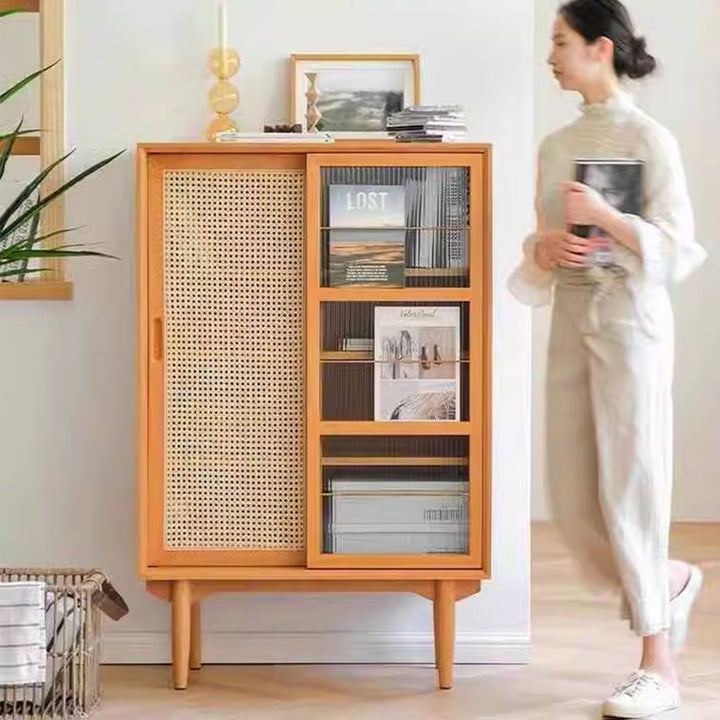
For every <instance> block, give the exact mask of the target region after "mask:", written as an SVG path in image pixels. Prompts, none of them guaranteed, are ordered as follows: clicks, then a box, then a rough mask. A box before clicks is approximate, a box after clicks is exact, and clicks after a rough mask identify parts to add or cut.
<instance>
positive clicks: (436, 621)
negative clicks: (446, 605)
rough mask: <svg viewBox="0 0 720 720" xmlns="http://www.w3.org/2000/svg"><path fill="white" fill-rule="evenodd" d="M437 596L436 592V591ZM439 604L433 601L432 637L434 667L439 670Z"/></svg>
mask: <svg viewBox="0 0 720 720" xmlns="http://www.w3.org/2000/svg"><path fill="white" fill-rule="evenodd" d="M436 595H437V591H436ZM439 623H440V603H439V602H438V601H437V597H436V599H435V600H434V601H433V637H434V638H435V667H436V668H437V669H438V670H439V669H440V653H439V652H438V648H439V647H440V644H439V643H438V636H439V635H440V624H439Z"/></svg>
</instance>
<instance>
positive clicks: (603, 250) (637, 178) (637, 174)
mask: <svg viewBox="0 0 720 720" xmlns="http://www.w3.org/2000/svg"><path fill="white" fill-rule="evenodd" d="M643 167H644V165H643V162H642V161H641V160H630V159H612V160H589V159H578V160H576V161H575V179H576V180H577V181H578V182H581V183H583V184H585V185H589V186H590V187H592V188H594V189H595V190H597V191H598V192H599V193H600V194H601V195H602V196H603V197H604V198H605V200H607V202H608V203H610V205H612V206H613V207H614V208H615V209H617V210H620V212H623V213H630V214H633V215H641V214H642V210H643ZM571 232H572V233H574V234H575V235H577V236H578V237H582V238H604V241H603V242H602V243H601V244H600V245H599V246H598V247H597V248H595V249H594V250H593V251H592V253H591V256H590V257H591V262H592V264H594V265H601V266H605V265H610V264H612V244H613V240H612V238H610V237H609V236H608V234H607V233H606V232H605V231H604V230H602V229H601V228H599V227H596V226H594V225H573V226H572V227H571Z"/></svg>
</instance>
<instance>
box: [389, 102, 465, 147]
mask: <svg viewBox="0 0 720 720" xmlns="http://www.w3.org/2000/svg"><path fill="white" fill-rule="evenodd" d="M386 125H387V131H388V133H390V135H393V136H394V137H395V139H396V140H400V141H405V142H408V141H412V140H424V141H430V142H433V141H434V142H443V141H445V142H450V141H458V140H464V139H465V138H466V136H467V126H466V125H465V114H464V112H463V109H462V107H461V106H460V105H410V106H409V107H406V108H405V109H404V110H401V111H400V112H397V113H393V114H392V115H390V117H388V119H387V123H386Z"/></svg>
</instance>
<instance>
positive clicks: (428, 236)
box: [406, 167, 468, 269]
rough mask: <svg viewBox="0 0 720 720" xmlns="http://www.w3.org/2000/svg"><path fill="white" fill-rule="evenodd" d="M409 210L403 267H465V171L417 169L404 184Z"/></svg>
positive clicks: (460, 169)
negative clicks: (405, 255)
mask: <svg viewBox="0 0 720 720" xmlns="http://www.w3.org/2000/svg"><path fill="white" fill-rule="evenodd" d="M406 187H407V198H408V207H409V217H408V226H409V230H408V238H407V251H406V252H407V267H409V268H427V269H432V268H465V267H467V249H466V246H467V222H468V218H467V171H466V169H465V168H462V167H448V168H436V167H427V168H422V169H421V175H420V176H419V177H418V178H410V179H408V181H407V183H406Z"/></svg>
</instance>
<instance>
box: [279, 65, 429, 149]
mask: <svg viewBox="0 0 720 720" xmlns="http://www.w3.org/2000/svg"><path fill="white" fill-rule="evenodd" d="M290 69H291V71H290V122H293V123H300V124H301V126H302V130H303V132H307V131H308V125H307V120H306V117H305V116H306V113H307V105H308V100H307V98H306V96H305V93H306V92H307V90H308V87H309V85H310V81H309V79H308V73H315V88H316V90H317V92H318V99H317V101H316V106H317V109H318V110H319V112H320V113H321V117H320V120H319V121H318V123H317V130H318V131H320V132H328V133H330V134H332V135H333V136H337V137H378V136H380V137H387V136H388V133H387V131H386V129H385V118H386V117H387V116H388V115H390V114H392V113H393V112H396V111H399V110H402V109H403V108H404V107H406V106H408V105H416V104H418V103H419V102H420V56H419V55H418V54H417V53H293V54H292V55H290Z"/></svg>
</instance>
